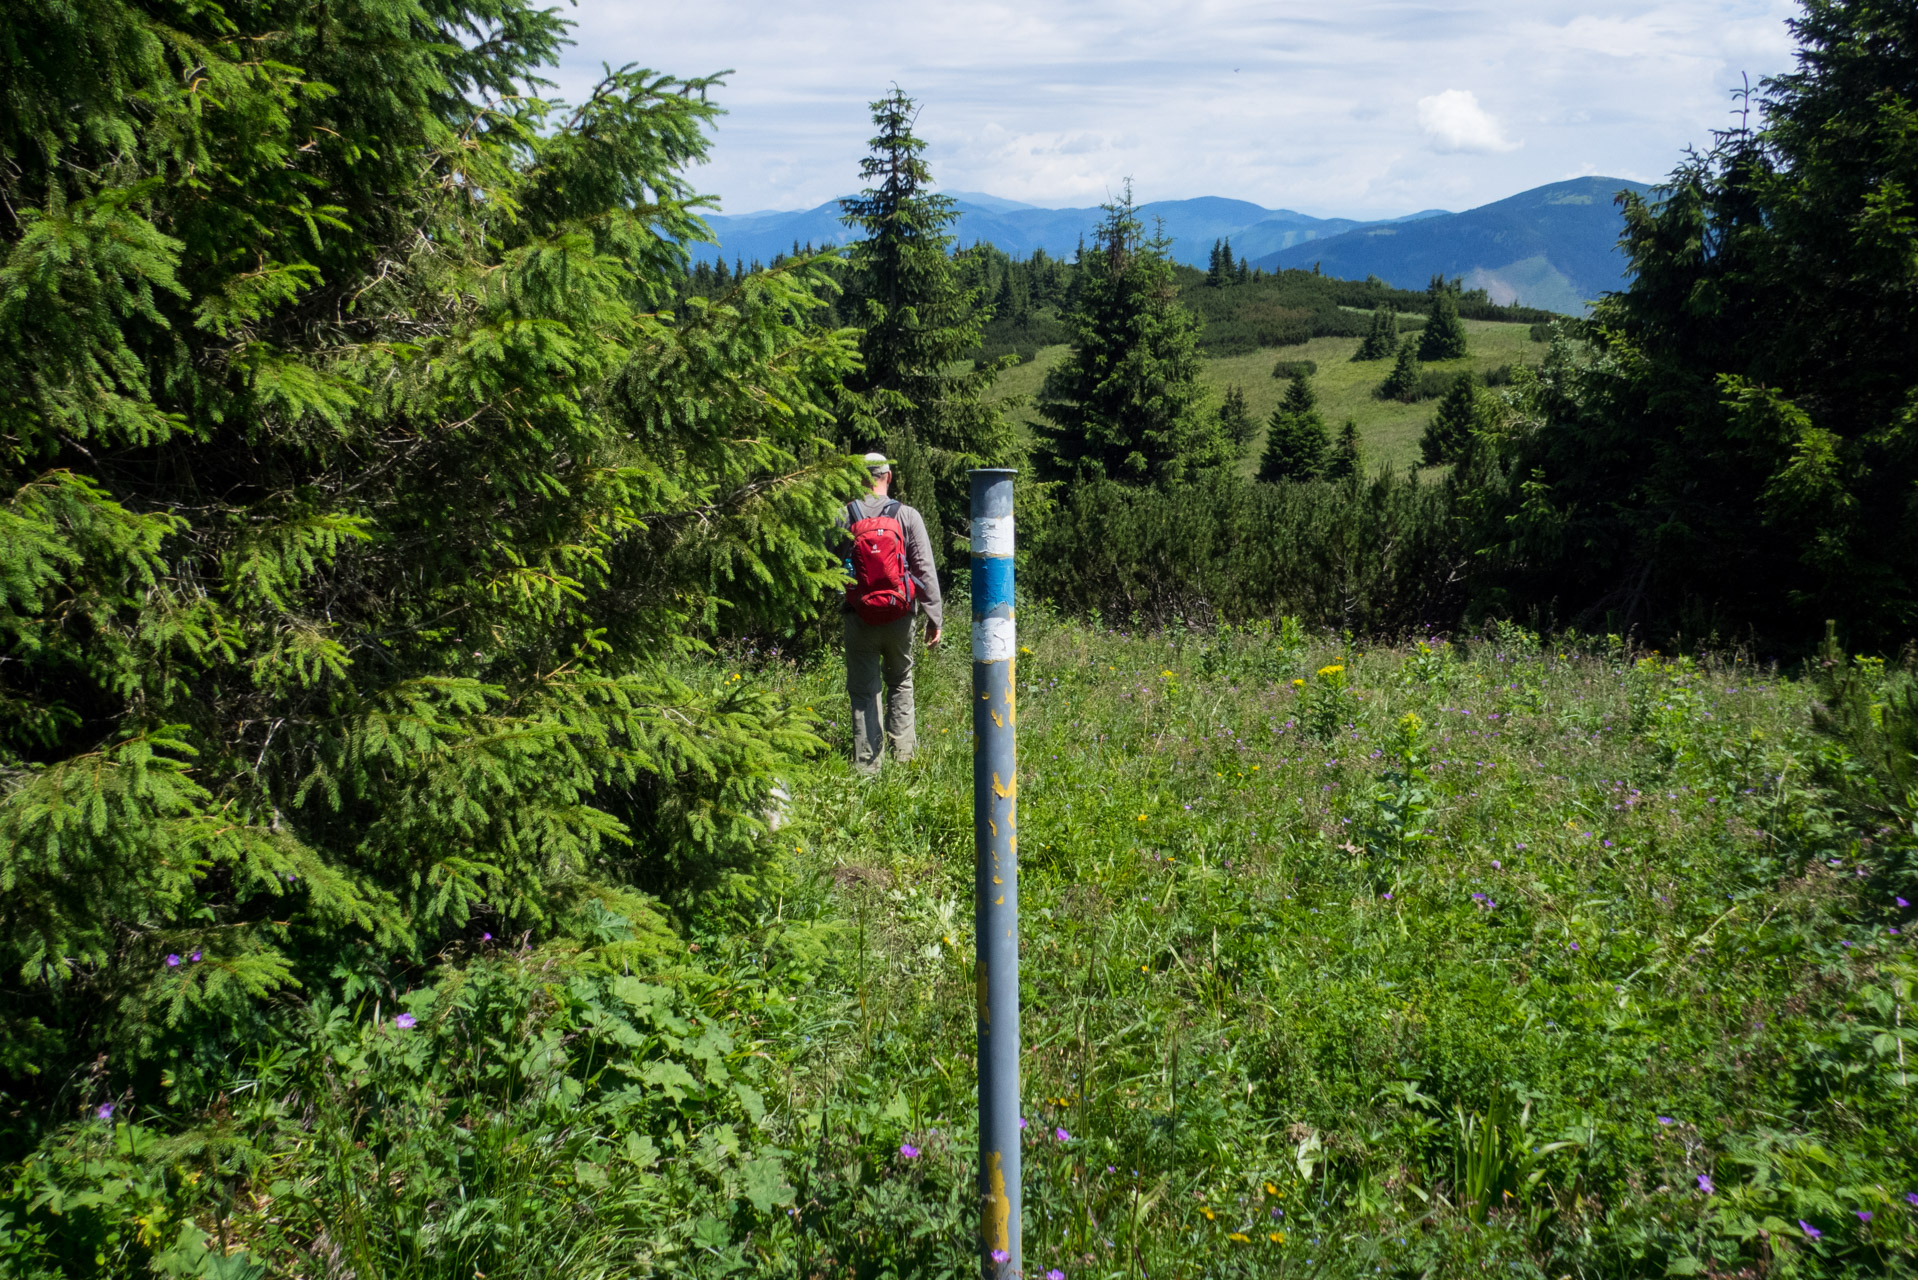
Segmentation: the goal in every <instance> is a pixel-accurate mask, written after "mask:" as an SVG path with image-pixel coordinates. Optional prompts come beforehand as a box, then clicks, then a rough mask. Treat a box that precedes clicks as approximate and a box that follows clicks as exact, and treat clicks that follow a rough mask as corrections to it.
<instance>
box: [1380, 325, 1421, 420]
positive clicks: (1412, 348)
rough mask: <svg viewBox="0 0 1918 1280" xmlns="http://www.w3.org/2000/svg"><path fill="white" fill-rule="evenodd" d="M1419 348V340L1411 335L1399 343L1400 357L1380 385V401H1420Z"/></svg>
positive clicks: (1407, 335) (1407, 402) (1408, 402)
mask: <svg viewBox="0 0 1918 1280" xmlns="http://www.w3.org/2000/svg"><path fill="white" fill-rule="evenodd" d="M1418 346H1419V344H1418V339H1417V338H1416V337H1414V336H1413V335H1412V334H1409V333H1408V334H1406V335H1405V337H1404V339H1403V340H1402V341H1401V342H1400V343H1399V355H1398V359H1397V360H1396V361H1394V362H1393V364H1392V372H1390V373H1388V374H1386V375H1385V381H1384V382H1381V383H1380V384H1379V389H1378V393H1377V394H1378V397H1379V399H1381V400H1403V401H1404V402H1405V403H1406V404H1411V403H1412V402H1413V401H1415V400H1417V399H1418V394H1419V353H1418Z"/></svg>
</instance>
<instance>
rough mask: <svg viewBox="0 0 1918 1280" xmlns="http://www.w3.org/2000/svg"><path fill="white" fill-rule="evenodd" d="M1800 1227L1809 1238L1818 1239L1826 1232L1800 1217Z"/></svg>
mask: <svg viewBox="0 0 1918 1280" xmlns="http://www.w3.org/2000/svg"><path fill="white" fill-rule="evenodd" d="M1798 1229H1799V1230H1800V1231H1802V1232H1804V1233H1805V1238H1806V1239H1807V1240H1816V1239H1818V1238H1819V1237H1820V1236H1822V1235H1824V1234H1825V1233H1824V1232H1822V1231H1820V1230H1819V1229H1818V1228H1817V1227H1814V1226H1812V1225H1811V1223H1809V1222H1806V1221H1805V1220H1804V1219H1803V1218H1800V1219H1799V1220H1798Z"/></svg>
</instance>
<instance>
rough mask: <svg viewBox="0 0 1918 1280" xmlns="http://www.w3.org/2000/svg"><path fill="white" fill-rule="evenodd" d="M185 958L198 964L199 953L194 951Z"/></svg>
mask: <svg viewBox="0 0 1918 1280" xmlns="http://www.w3.org/2000/svg"><path fill="white" fill-rule="evenodd" d="M187 959H189V960H191V961H192V962H193V963H194V964H198V963H200V953H199V952H197V951H195V952H194V953H193V954H192V955H190V956H188V957H187Z"/></svg>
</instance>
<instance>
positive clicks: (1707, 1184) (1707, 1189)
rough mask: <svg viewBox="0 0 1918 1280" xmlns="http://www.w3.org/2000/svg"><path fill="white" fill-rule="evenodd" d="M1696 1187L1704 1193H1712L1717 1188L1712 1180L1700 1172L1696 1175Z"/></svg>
mask: <svg viewBox="0 0 1918 1280" xmlns="http://www.w3.org/2000/svg"><path fill="white" fill-rule="evenodd" d="M1698 1189H1699V1190H1700V1191H1703V1192H1704V1193H1705V1194H1706V1195H1712V1194H1713V1193H1715V1192H1716V1191H1717V1190H1718V1188H1717V1187H1714V1186H1713V1185H1712V1180H1711V1179H1710V1178H1708V1177H1706V1176H1705V1175H1704V1174H1702V1173H1701V1174H1699V1175H1698Z"/></svg>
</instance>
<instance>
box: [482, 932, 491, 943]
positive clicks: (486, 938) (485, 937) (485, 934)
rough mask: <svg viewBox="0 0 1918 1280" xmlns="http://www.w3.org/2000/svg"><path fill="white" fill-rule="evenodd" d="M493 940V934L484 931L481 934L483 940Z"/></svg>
mask: <svg viewBox="0 0 1918 1280" xmlns="http://www.w3.org/2000/svg"><path fill="white" fill-rule="evenodd" d="M492 940H493V935H492V934H490V933H482V934H481V935H480V941H481V942H491V941H492Z"/></svg>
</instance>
